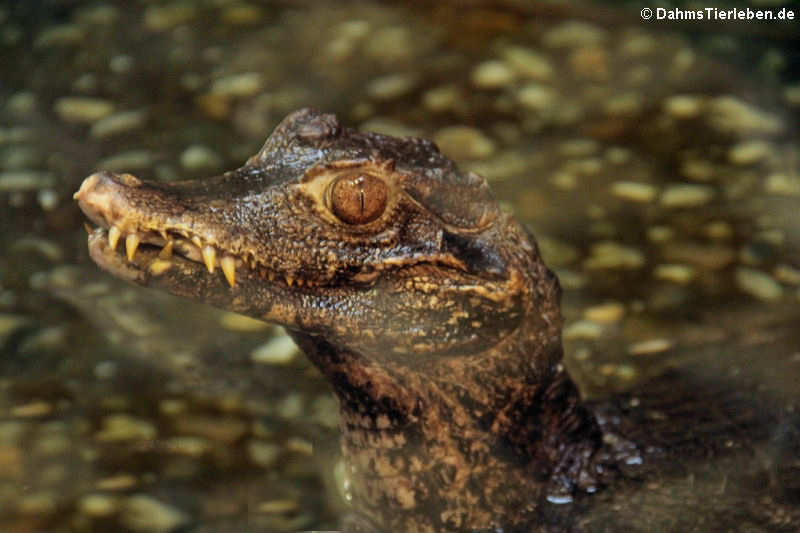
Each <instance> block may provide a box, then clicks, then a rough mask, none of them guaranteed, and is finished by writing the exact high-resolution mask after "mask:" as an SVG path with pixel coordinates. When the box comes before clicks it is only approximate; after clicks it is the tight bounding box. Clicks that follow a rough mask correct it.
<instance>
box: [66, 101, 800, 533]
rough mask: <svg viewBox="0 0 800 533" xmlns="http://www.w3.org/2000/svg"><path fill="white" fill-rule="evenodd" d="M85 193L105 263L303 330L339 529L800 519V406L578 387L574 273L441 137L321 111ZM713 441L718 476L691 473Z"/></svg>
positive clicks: (94, 250)
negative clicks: (323, 417)
mask: <svg viewBox="0 0 800 533" xmlns="http://www.w3.org/2000/svg"><path fill="white" fill-rule="evenodd" d="M75 198H76V199H77V201H78V203H79V205H80V207H81V209H82V210H83V211H84V212H85V214H86V215H87V216H88V217H89V219H90V220H91V221H92V222H93V223H94V224H96V225H97V226H99V227H97V228H96V229H94V230H92V231H91V233H90V236H89V250H90V254H91V257H92V258H93V259H94V261H95V262H96V263H97V264H98V265H100V266H101V267H102V268H103V269H105V270H107V271H109V272H111V273H112V274H114V275H116V276H118V277H121V278H124V279H126V280H130V281H132V282H136V283H139V284H142V285H146V286H149V287H156V288H160V289H164V290H166V291H169V292H172V293H174V294H177V295H180V296H185V297H188V298H191V299H194V300H198V301H201V302H207V303H210V304H213V305H215V306H219V307H222V308H225V309H228V310H231V311H235V312H238V313H243V314H246V315H249V316H252V317H256V318H259V319H262V320H265V321H270V322H276V323H279V324H282V325H283V326H285V327H286V328H287V329H288V331H289V332H290V334H291V336H292V337H293V338H294V340H295V341H296V343H297V344H298V346H300V348H301V349H302V350H303V351H304V352H305V353H306V355H307V356H308V357H309V358H310V359H311V361H313V363H314V364H315V365H316V366H317V367H318V368H319V369H320V371H321V372H322V373H323V374H324V376H325V377H326V378H327V380H328V381H329V382H330V384H331V386H332V388H333V390H334V392H335V394H336V396H337V398H338V401H339V406H340V426H341V447H342V454H343V458H344V464H345V465H346V485H347V491H348V498H349V500H350V503H351V506H352V513H351V514H350V516H349V517H347V518H346V519H345V521H344V524H343V526H342V527H343V529H344V530H345V531H348V532H367V533H376V532H385V533H434V532H498V533H499V532H504V533H510V532H528V531H637V530H645V531H646V530H655V531H690V530H691V531H709V530H714V531H733V530H739V527H740V526H741V527H744V528H745V529H747V528H749V529H747V530H748V531H761V530H764V531H779V530H785V531H790V530H792V531H796V529H794V528H795V527H796V526H797V524H800V518H799V517H800V512H798V510H797V508H796V507H794V506H793V505H792V503H796V496H797V485H798V484H797V481H796V477H793V475H792V476H788V475H787V474H786V472H787V470H786V469H784V470H780V469H779V468H778V464H788V463H791V461H796V457H797V455H798V454H797V451H798V448H797V445H796V441H797V440H798V439H797V433H798V431H797V429H796V428H797V426H796V425H793V424H792V423H791V422H784V421H782V420H786V419H788V420H791V417H790V416H788V415H790V414H791V412H792V409H793V407H792V408H791V409H789V408H784V407H783V406H782V407H779V408H776V409H774V410H770V409H768V408H767V407H766V405H767V403H768V402H766V401H765V403H761V404H759V403H758V402H755V400H753V399H752V398H742V397H741V395H737V394H734V393H730V392H729V391H722V392H720V391H718V390H716V389H715V388H714V387H713V386H709V385H700V384H696V385H692V386H688V387H687V386H686V385H683V386H681V387H680V390H681V391H684V392H680V393H678V392H676V390H678V389H676V388H675V387H677V385H676V384H675V383H676V378H675V376H672V375H671V374H669V373H668V374H667V375H665V376H663V377H662V378H661V379H660V380H658V381H657V383H655V384H648V385H647V386H646V387H644V388H642V389H641V390H639V393H638V394H636V393H634V392H631V393H628V394H625V395H620V396H619V397H617V398H615V399H614V400H613V401H605V402H585V401H582V399H581V397H580V394H579V391H578V388H577V387H576V385H575V384H574V383H573V381H572V380H571V379H570V376H569V374H568V372H567V371H566V370H565V367H564V365H563V363H562V344H561V326H562V318H561V315H560V292H561V291H560V287H559V282H558V279H557V278H556V276H555V275H554V274H553V272H551V271H550V270H549V269H548V268H547V267H546V266H545V264H544V262H543V261H542V258H541V254H540V252H539V250H538V248H537V245H536V242H535V240H534V238H533V237H532V236H531V235H530V234H529V233H528V232H527V231H526V229H525V228H524V227H523V226H522V225H521V224H520V223H519V222H517V221H516V220H515V219H514V218H513V216H511V215H510V214H507V213H505V212H503V211H502V210H501V209H500V208H499V207H498V204H497V202H496V200H495V199H494V197H493V195H492V192H491V191H490V189H489V187H488V185H487V182H486V181H485V180H484V179H483V178H481V177H480V176H478V175H476V174H474V173H472V172H463V171H461V170H459V169H458V168H457V166H456V165H455V164H454V163H453V162H452V161H450V160H449V159H447V158H446V157H445V156H443V155H442V154H441V153H440V152H439V150H438V149H437V147H436V145H435V144H433V143H432V142H430V141H427V140H423V139H417V138H394V137H390V136H386V135H380V134H376V133H361V132H358V131H355V130H352V129H348V128H345V127H342V126H341V125H340V123H339V122H338V121H337V119H336V117H335V116H333V115H330V114H322V113H319V112H316V111H313V110H308V109H304V110H300V111H297V112H294V113H292V114H291V115H289V116H288V117H286V118H285V119H284V120H283V121H282V122H281V123H280V125H279V126H278V127H277V128H276V129H275V131H274V132H273V134H272V135H271V136H270V137H269V138H268V140H267V141H266V143H265V144H264V146H263V148H262V149H261V150H260V151H259V152H258V153H257V154H256V155H254V156H253V157H251V158H250V159H249V160H248V161H247V162H246V163H245V164H244V166H242V167H241V168H239V169H237V170H234V171H231V172H227V173H225V174H223V175H221V176H217V177H213V178H210V179H206V180H198V181H186V182H177V183H159V182H154V181H144V180H141V179H139V178H137V177H135V176H133V175H130V174H115V173H111V172H98V173H95V174H93V175H91V176H89V177H88V178H86V179H85V180H84V182H83V184H82V185H81V187H80V190H79V191H78V192H77V193H76V194H75ZM687 390H688V391H689V392H685V391H687ZM754 403H756V404H758V405H759V406H760V407H761V408H763V409H761V408H759V409H754V407H753V405H754ZM676 404H677V405H679V406H683V407H684V408H683V410H682V411H683V412H684V415H683V416H684V418H685V419H686V420H688V422H686V421H685V420H681V419H679V418H673V415H672V414H671V413H672V412H676V411H681V409H679V408H676ZM687 412H688V413H694V414H693V415H692V416H691V417H686V414H685V413H687ZM701 412H709V413H711V412H713V414H712V415H709V416H705V415H701V414H697V413H701ZM782 415H786V416H782ZM681 424H683V426H681ZM795 424H796V420H795ZM745 432H746V433H747V438H739V436H740V434H743V433H745ZM758 441H760V442H764V443H766V444H765V447H761V448H759V447H758V446H757V445H754V444H751V443H752V442H758ZM759 454H761V455H759ZM765 454H766V455H765ZM692 457H694V458H698V460H697V461H695V463H692V459H691V458H692ZM726 457H728V458H729V460H728V461H729V462H727V463H726V462H725V461H726V459H725V458H726ZM757 457H766V458H765V459H764V460H763V461H759V460H757ZM675 458H678V459H675ZM711 458H714V462H715V465H716V466H715V467H714V468H712V470H713V471H714V472H716V473H713V472H712V473H709V472H710V471H709V469H707V468H702V467H697V466H692V464H695V465H698V464H699V465H702V464H703V462H708V461H709V460H710V459H711ZM743 458H744V459H743ZM781 461H783V463H781ZM762 463H768V464H767V467H765V468H761V466H763V465H762ZM741 464H744V465H746V466H740V465H741ZM754 464H755V465H758V468H756V467H753V466H752V465H754ZM720 465H721V466H720ZM754 468H755V471H754ZM792 468H795V469H796V468H797V465H796V463H795V464H794V466H793V467H792ZM715 469H716V470H715ZM791 472H795V473H796V472H797V470H791ZM781 476H783V477H781ZM786 479H790V481H789V482H786V481H785V480H786ZM791 479H794V481H791ZM671 480H678V481H677V482H674V483H673V482H671ZM780 480H784V482H783V483H782V484H781V483H780ZM792 483H794V484H792ZM787 486H788V487H789V489H786V487H787ZM709 487H711V488H709ZM742 487H744V488H742ZM776 487H777V488H776ZM737 498H740V500H741V501H742V502H745V503H746V505H745V504H742V505H739V504H737V503H736V502H737V501H738V500H737ZM757 498H758V501H757V502H756V501H751V500H755V499H757ZM723 500H724V503H719V502H720V501H723ZM693 501H694V502H695V503H694V504H692V503H691V502H693ZM596 502H604V503H603V505H602V506H599V507H598V505H597V504H596ZM684 506H685V508H691V509H693V510H692V511H690V512H689V513H688V514H687V512H686V511H685V510H684ZM656 508H658V509H659V511H658V512H657V513H655V514H653V515H650V514H649V513H650V512H651V511H652V510H653V509H656ZM593 509H594V510H593ZM597 509H599V510H597ZM754 509H755V510H754Z"/></svg>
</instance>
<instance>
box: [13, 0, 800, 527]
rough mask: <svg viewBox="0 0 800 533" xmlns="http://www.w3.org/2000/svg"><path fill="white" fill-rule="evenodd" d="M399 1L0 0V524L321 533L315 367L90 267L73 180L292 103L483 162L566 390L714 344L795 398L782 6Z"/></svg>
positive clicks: (229, 162) (329, 493) (213, 315)
mask: <svg viewBox="0 0 800 533" xmlns="http://www.w3.org/2000/svg"><path fill="white" fill-rule="evenodd" d="M522 5H523V6H524V5H526V4H522ZM414 6H415V7H414ZM414 6H412V7H408V6H403V5H400V4H396V5H395V4H392V3H369V2H363V3H352V4H350V3H342V2H338V3H336V5H333V4H331V3H327V2H313V1H308V2H298V3H293V2H266V1H264V2H257V1H251V2H247V1H244V0H242V1H226V0H207V1H197V2H189V1H177V0H176V1H168V2H155V1H139V2H116V3H115V2H79V1H73V2H57V1H51V2H46V1H39V2H7V3H5V4H3V5H0V80H2V81H0V223H1V224H2V230H1V231H0V245H2V249H3V253H2V254H1V255H0V529H1V530H3V531H13V532H20V533H22V532H34V531H36V532H42V531H47V532H61V531H171V530H176V528H178V527H183V526H185V525H187V524H195V525H196V529H192V531H228V530H229V531H244V530H252V531H295V530H299V529H314V528H317V529H333V528H334V527H335V524H336V516H337V515H338V513H339V512H340V511H341V505H342V504H341V503H340V502H339V500H338V499H337V498H338V497H337V489H336V484H337V478H336V475H335V468H334V466H333V465H335V461H336V459H335V454H336V449H337V441H336V429H335V426H336V406H335V403H334V400H333V399H332V397H331V396H330V395H329V394H328V389H327V386H326V385H325V383H324V382H323V381H322V380H321V378H320V377H319V376H318V374H317V373H316V371H315V370H314V369H313V368H312V367H310V365H309V363H308V362H307V361H305V359H304V358H303V356H302V355H300V354H298V353H296V351H295V349H294V348H293V347H292V345H290V344H288V343H287V340H286V337H285V335H283V334H282V333H281V332H280V331H275V330H274V329H273V328H271V327H270V326H267V325H262V324H259V323H254V322H251V321H249V320H245V319H242V318H240V317H236V316H232V315H229V314H226V313H222V312H219V311H216V310H212V309H210V308H204V307H202V306H194V305H188V304H186V303H185V302H183V301H179V300H176V299H173V298H170V297H167V296H165V295H162V294H156V293H152V292H147V291H143V290H139V289H135V288H132V287H128V286H126V285H123V284H120V283H118V282H116V281H114V280H112V279H110V278H109V277H108V276H106V275H105V274H103V273H101V272H100V271H99V270H98V269H97V268H95V267H94V266H93V265H92V264H91V261H90V260H89V258H88V254H87V251H86V245H85V241H86V235H85V232H84V230H83V217H82V215H81V214H80V213H79V211H78V209H77V207H76V205H75V204H74V203H73V202H72V200H71V195H72V193H73V192H74V191H75V190H76V189H77V186H78V184H79V183H80V181H81V180H82V179H83V178H84V177H85V176H86V175H88V174H89V173H90V172H91V171H93V170H94V169H100V168H103V169H109V170H118V171H128V172H131V173H134V174H138V175H141V176H143V177H147V178H156V179H161V180H165V181H169V180H174V179H178V178H186V177H190V178H191V177H201V176H208V175H212V174H216V173H219V172H221V171H223V170H226V169H229V168H234V167H236V166H238V165H239V164H240V163H241V162H242V161H243V160H244V159H245V158H246V157H248V156H249V155H251V154H252V153H254V152H255V151H256V150H257V149H258V147H259V146H260V144H261V143H262V142H263V139H264V138H265V137H266V135H267V134H268V133H269V132H270V131H271V129H272V127H273V126H274V125H275V124H276V123H277V122H278V120H280V118H282V117H283V116H284V115H285V114H286V113H288V112H289V111H292V110H294V109H296V108H298V107H302V106H313V107H318V108H321V109H324V110H327V111H332V112H335V113H337V114H338V115H339V117H340V119H341V120H342V122H344V123H348V124H351V125H358V126H360V127H361V128H363V129H366V130H375V131H381V132H386V133H391V134H396V135H420V136H425V137H429V138H433V139H434V140H436V142H437V143H438V144H439V146H440V147H441V148H442V150H443V151H444V152H445V153H447V154H448V155H450V156H451V157H453V158H455V159H457V160H458V161H459V162H460V164H462V165H463V166H464V167H467V168H470V169H473V170H475V171H477V172H479V173H480V174H482V175H484V176H486V177H487V178H488V179H489V180H490V182H491V184H492V186H493V188H494V190H495V192H496V194H497V196H498V198H499V199H500V200H501V202H502V203H503V204H504V206H505V207H507V208H508V209H509V210H513V211H514V212H515V214H516V215H517V216H518V217H520V218H521V219H522V220H524V221H525V222H526V223H528V225H529V227H530V228H531V229H532V231H533V232H534V234H536V235H537V237H538V238H539V240H540V245H541V246H542V248H543V251H544V254H545V257H546V259H547V260H548V263H549V264H550V265H551V266H553V267H554V268H555V269H556V270H557V271H558V273H559V276H560V278H561V280H562V284H563V285H564V287H565V297H564V314H565V316H566V318H567V327H566V329H565V332H564V337H565V343H566V348H567V360H568V364H569V366H570V367H571V369H572V370H573V372H574V374H575V375H576V377H577V378H578V380H579V381H580V382H581V384H582V385H583V387H584V389H585V391H586V393H587V394H588V395H595V396H601V395H603V394H606V393H609V392H613V391H618V390H625V389H627V388H629V387H631V386H633V385H634V384H636V383H639V382H641V381H642V380H644V379H645V378H647V377H649V376H653V375H657V374H659V373H660V372H662V371H663V370H664V369H665V368H667V367H671V366H683V365H687V364H690V363H691V362H692V361H693V360H695V359H696V358H697V357H698V356H699V355H701V354H702V355H704V356H708V355H709V354H711V355H712V356H714V357H716V359H717V361H718V362H719V367H720V368H724V369H725V371H726V372H730V373H731V374H744V375H747V376H749V377H752V378H753V379H754V380H756V381H757V382H758V383H759V386H760V387H761V388H762V389H767V390H770V391H773V392H774V394H775V395H776V396H777V397H778V398H779V399H780V401H782V402H784V403H785V404H786V405H787V406H788V405H793V404H796V402H797V399H798V396H800V342H798V336H797V334H796V333H795V332H794V330H796V328H797V324H798V323H800V322H799V320H800V253H799V252H800V217H798V214H797V213H798V208H800V149H798V142H797V141H798V127H797V126H798V110H800V82H799V81H798V76H797V64H798V57H799V56H798V49H797V38H796V35H797V28H798V26H797V23H796V22H795V23H794V25H793V26H787V24H791V23H783V24H781V23H777V22H776V23H772V24H769V23H766V24H762V25H755V24H750V25H747V24H739V25H738V26H737V25H734V24H730V23H729V24H727V25H726V24H725V23H721V22H706V23H704V24H697V25H694V26H693V25H692V24H687V23H683V24H681V25H678V24H677V23H676V24H674V25H671V24H670V23H669V22H667V21H662V22H657V21H651V22H650V23H644V22H642V20H641V19H640V17H639V12H638V7H636V8H635V9H633V10H632V11H606V10H598V9H596V8H593V7H592V8H587V7H580V6H578V5H572V4H567V5H566V6H563V5H562V6H561V7H560V8H558V9H544V10H537V9H536V8H530V6H528V7H526V8H522V9H517V8H511V7H509V6H505V7H503V6H499V7H495V8H492V7H490V6H491V2H486V5H485V7H474V8H469V9H466V8H463V7H461V8H449V7H447V3H446V2H445V3H441V5H439V6H437V7H435V8H431V7H429V6H427V5H426V4H424V3H419V4H414ZM795 13H796V16H800V11H798V10H797V9H795ZM787 27H791V28H794V29H793V30H788V29H787ZM753 354H758V357H754V356H753ZM312 448H313V453H312ZM796 471H800V468H798V469H797V470H796ZM782 482H783V483H786V484H787V485H788V486H792V487H795V488H796V487H797V486H798V484H800V481H798V480H797V479H790V480H784V481H782ZM754 497H755V494H754ZM676 512H681V511H680V510H678V511H676ZM709 530H713V526H709ZM765 530H768V529H765Z"/></svg>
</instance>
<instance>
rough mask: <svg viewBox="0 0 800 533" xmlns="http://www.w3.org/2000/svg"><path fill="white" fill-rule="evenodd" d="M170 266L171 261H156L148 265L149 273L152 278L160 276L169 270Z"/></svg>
mask: <svg viewBox="0 0 800 533" xmlns="http://www.w3.org/2000/svg"><path fill="white" fill-rule="evenodd" d="M171 266H172V262H171V261H167V260H166V259H156V260H155V261H153V262H152V263H150V267H149V268H150V273H152V274H153V275H154V276H160V275H161V274H163V273H164V272H166V271H167V270H169V269H170V267H171Z"/></svg>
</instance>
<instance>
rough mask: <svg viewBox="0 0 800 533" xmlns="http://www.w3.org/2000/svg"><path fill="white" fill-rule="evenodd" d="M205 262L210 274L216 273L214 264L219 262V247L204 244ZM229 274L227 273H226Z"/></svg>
mask: <svg viewBox="0 0 800 533" xmlns="http://www.w3.org/2000/svg"><path fill="white" fill-rule="evenodd" d="M202 254H203V262H204V263H205V264H206V268H207V269H208V273H209V274H213V273H214V266H215V265H216V263H217V249H216V248H214V247H213V246H211V245H210V244H207V245H205V246H203V252H202ZM226 276H227V274H226ZM231 285H232V284H231Z"/></svg>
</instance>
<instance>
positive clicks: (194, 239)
mask: <svg viewBox="0 0 800 533" xmlns="http://www.w3.org/2000/svg"><path fill="white" fill-rule="evenodd" d="M192 242H193V243H194V245H195V246H197V247H198V248H201V249H202V248H203V241H201V240H200V237H198V236H197V235H194V236H193V237H192Z"/></svg>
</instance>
